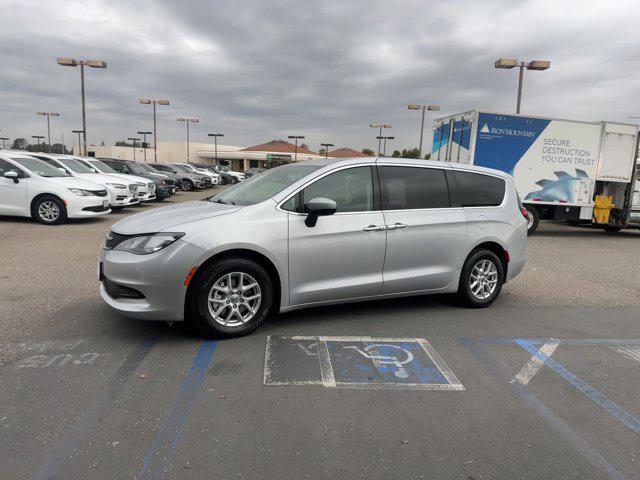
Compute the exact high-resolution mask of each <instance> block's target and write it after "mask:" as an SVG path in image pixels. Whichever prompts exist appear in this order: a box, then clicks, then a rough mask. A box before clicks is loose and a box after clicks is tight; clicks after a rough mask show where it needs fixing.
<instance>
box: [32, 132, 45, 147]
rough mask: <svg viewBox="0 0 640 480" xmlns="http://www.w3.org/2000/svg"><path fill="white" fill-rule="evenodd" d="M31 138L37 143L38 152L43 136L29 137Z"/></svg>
mask: <svg viewBox="0 0 640 480" xmlns="http://www.w3.org/2000/svg"><path fill="white" fill-rule="evenodd" d="M31 138H35V139H36V140H37V141H38V150H39V149H40V140H42V139H44V135H31Z"/></svg>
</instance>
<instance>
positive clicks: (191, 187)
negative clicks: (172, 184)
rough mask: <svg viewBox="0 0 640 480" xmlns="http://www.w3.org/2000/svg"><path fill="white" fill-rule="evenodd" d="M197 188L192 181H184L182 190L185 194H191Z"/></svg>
mask: <svg viewBox="0 0 640 480" xmlns="http://www.w3.org/2000/svg"><path fill="white" fill-rule="evenodd" d="M195 188H196V187H195V185H194V184H193V182H192V181H191V180H183V181H182V190H184V191H185V192H190V191H191V190H194V189H195Z"/></svg>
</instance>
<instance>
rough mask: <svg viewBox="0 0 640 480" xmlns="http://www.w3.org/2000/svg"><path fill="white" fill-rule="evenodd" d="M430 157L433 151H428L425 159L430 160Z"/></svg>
mask: <svg viewBox="0 0 640 480" xmlns="http://www.w3.org/2000/svg"><path fill="white" fill-rule="evenodd" d="M430 158H431V152H429V153H427V154H426V155H425V156H424V159H425V160H429V159H430Z"/></svg>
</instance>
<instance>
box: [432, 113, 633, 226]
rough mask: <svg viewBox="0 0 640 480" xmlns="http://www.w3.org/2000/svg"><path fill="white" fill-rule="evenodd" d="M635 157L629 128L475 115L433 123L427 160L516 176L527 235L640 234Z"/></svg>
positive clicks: (512, 116) (501, 114)
mask: <svg viewBox="0 0 640 480" xmlns="http://www.w3.org/2000/svg"><path fill="white" fill-rule="evenodd" d="M637 149H638V126H637V125H633V124H627V123H618V122H581V121H574V120H563V119H557V118H546V117H532V116H525V115H514V114H504V113H489V112H482V111H477V110H472V111H468V112H464V113H460V114H457V115H451V116H448V117H444V118H439V119H437V120H435V121H434V127H433V148H432V153H431V159H432V160H440V161H445V162H454V163H467V164H470V165H479V166H482V167H488V168H494V169H496V170H501V171H503V172H507V173H509V174H511V175H513V177H514V179H515V182H516V186H517V188H518V193H519V194H520V199H521V201H522V203H523V205H524V206H525V208H526V209H527V212H528V215H529V217H528V220H529V224H528V226H529V233H533V232H534V231H535V229H536V228H537V226H538V221H539V220H540V219H554V220H566V221H568V222H570V223H576V224H577V223H590V224H594V225H596V226H598V227H601V228H603V229H605V230H607V231H610V232H616V231H619V230H621V229H622V228H625V227H629V226H640V212H638V210H637V208H638V207H637V206H634V205H633V204H634V203H635V202H634V186H635V177H636V168H635V165H636V152H637ZM636 188H637V187H636ZM636 202H637V196H636ZM636 213H637V214H636Z"/></svg>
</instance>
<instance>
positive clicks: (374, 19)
mask: <svg viewBox="0 0 640 480" xmlns="http://www.w3.org/2000/svg"><path fill="white" fill-rule="evenodd" d="M639 17H640V14H639V13H638V10H637V8H636V5H635V3H634V2H631V1H619V2H615V3H612V4H609V5H603V4H602V2H596V1H565V2H557V1H546V0H545V1H542V0H538V1H522V2H513V1H507V0H504V1H485V2H476V1H471V0H469V1H462V0H460V1H456V2H424V1H402V2H381V1H373V2H372V1H367V2H365V1H359V0H354V1H350V2H345V1H324V2H293V1H272V2H262V1H258V0H254V1H216V2H210V1H205V0H192V1H186V0H185V1H182V2H175V1H168V0H155V1H154V0H142V1H137V2H127V1H106V0H90V1H63V0H50V1H49V2H37V1H9V2H3V4H2V6H0V18H2V19H3V28H2V29H0V42H1V44H2V45H3V48H2V49H1V50H0V62H1V65H2V72H3V74H2V77H3V80H2V88H1V89H0V104H1V105H2V110H1V111H2V114H1V115H0V129H2V132H0V133H2V136H10V137H17V136H23V137H30V136H31V135H35V134H43V132H44V131H45V125H44V121H43V119H42V118H40V117H36V115H35V112H36V111H38V110H49V111H58V112H60V113H61V115H62V116H61V117H60V118H59V119H55V121H54V128H53V130H54V134H55V136H56V139H59V135H60V133H61V132H62V131H64V134H65V139H66V140H67V143H70V140H71V130H72V129H75V128H79V127H80V122H81V117H80V102H79V78H78V77H79V72H78V69H72V68H63V67H60V66H58V65H57V64H56V63H55V58H56V57H57V56H73V57H77V58H100V59H104V60H105V61H107V63H108V69H107V70H104V71H103V70H91V69H90V70H88V71H87V79H86V80H87V95H88V118H89V140H90V141H91V142H92V143H97V142H100V141H102V140H104V141H105V142H107V143H111V142H113V141H114V140H117V139H122V138H126V137H129V136H132V135H134V134H135V132H136V131H137V130H143V129H150V127H151V110H150V107H149V106H145V105H139V104H138V103H137V98H138V97H139V96H148V97H152V98H154V97H155V98H169V99H170V100H171V101H172V105H171V106H170V107H162V108H160V109H159V125H158V129H159V134H160V136H161V138H163V139H172V140H181V139H182V138H183V131H182V128H181V125H180V124H178V123H177V122H176V121H175V118H176V117H177V116H180V115H191V116H196V117H198V118H200V121H201V122H200V124H199V125H198V126H197V127H196V128H195V130H194V134H193V138H194V140H201V141H204V140H205V139H206V133H207V132H212V131H218V132H224V133H225V143H229V144H236V145H247V146H248V145H252V144H256V143H261V142H264V141H267V140H270V139H272V138H277V137H284V136H286V135H287V134H291V133H296V134H303V135H307V140H308V143H309V144H310V145H311V146H312V147H313V148H318V144H319V143H321V142H325V141H329V142H331V143H335V144H336V145H339V146H342V145H348V146H352V147H355V148H358V149H360V148H362V147H364V146H369V147H373V146H374V145H375V139H374V137H375V135H376V133H375V131H374V130H373V129H370V128H369V127H368V125H369V123H370V122H372V121H384V122H386V123H392V124H393V125H394V128H393V130H392V133H391V134H393V135H395V136H396V140H395V141H394V142H393V143H390V147H391V148H396V147H398V148H402V147H412V146H415V145H416V144H417V140H418V128H419V125H418V122H419V115H418V114H417V113H416V112H412V111H408V110H407V109H406V105H407V103H410V102H428V103H439V104H441V105H442V107H443V111H442V112H441V113H442V114H443V115H445V114H448V113H455V112H460V111H464V110H468V109H472V108H480V109H486V110H490V111H505V112H510V111H513V109H514V104H515V89H516V72H515V71H500V70H495V69H493V68H492V64H493V61H494V60H495V59H496V58H498V57H502V56H508V57H516V58H523V59H538V58H540V59H550V60H551V61H552V68H551V70H549V71H545V72H528V73H527V74H526V77H525V92H524V101H523V111H524V112H525V113H531V114H535V115H550V116H556V117H562V118H576V119H586V120H599V119H610V120H626V119H627V117H628V116H629V115H640V107H638V106H637V102H636V101H635V96H636V92H637V90H638V80H637V76H636V74H635V72H636V71H637V70H638V68H637V67H638V66H640V56H639V55H638V49H637V43H638V40H639V38H638V33H637V31H638V30H637V25H638V20H639Z"/></svg>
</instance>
